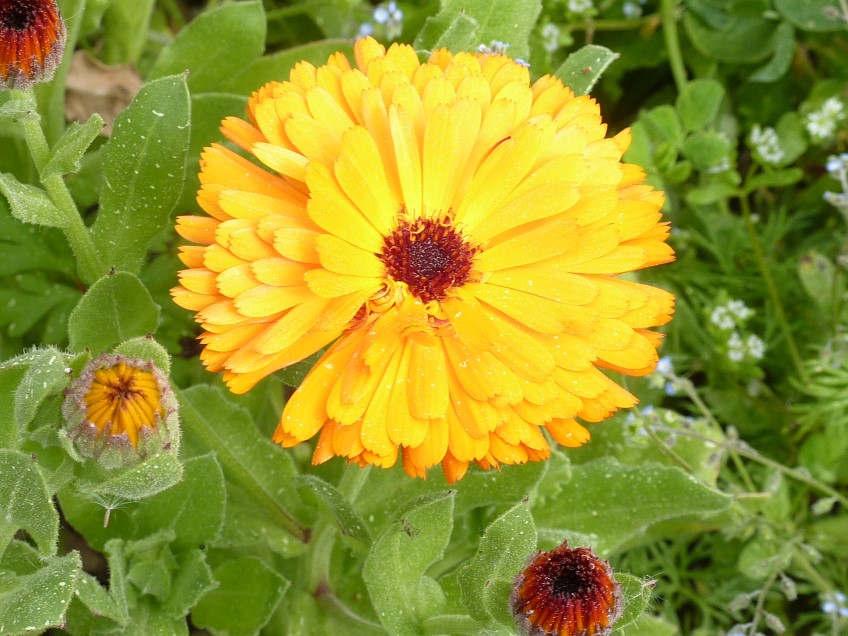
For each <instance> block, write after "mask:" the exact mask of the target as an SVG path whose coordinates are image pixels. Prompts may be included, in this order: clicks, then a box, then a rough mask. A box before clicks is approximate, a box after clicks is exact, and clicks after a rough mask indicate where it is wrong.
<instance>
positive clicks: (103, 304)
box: [68, 272, 159, 354]
mask: <svg viewBox="0 0 848 636" xmlns="http://www.w3.org/2000/svg"><path fill="white" fill-rule="evenodd" d="M158 325H159V306H158V305H157V304H156V303H154V302H153V298H152V297H151V296H150V292H148V291H147V288H146V287H145V286H144V285H143V284H142V282H141V281H140V280H139V279H138V277H137V276H136V275H135V274H130V273H129V272H117V273H114V274H108V275H106V276H104V277H103V278H101V279H100V280H98V281H97V282H95V283H94V284H93V285H92V286H91V287H90V288H89V290H88V291H87V292H86V293H85V295H84V296H83V297H82V299H81V300H80V301H79V303H78V304H77V306H76V307H75V308H74V310H73V311H72V312H71V316H70V318H69V319H68V336H69V339H70V344H69V348H70V349H71V351H82V350H83V349H85V348H88V349H90V350H91V351H92V353H94V354H98V353H101V352H103V351H106V350H107V349H109V348H111V347H112V346H113V345H115V344H117V343H119V342H123V341H124V340H129V339H130V338H135V337H139V336H146V335H147V334H150V333H153V332H154V331H156V327H157V326H158Z"/></svg>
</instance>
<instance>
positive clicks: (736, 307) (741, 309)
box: [727, 300, 754, 320]
mask: <svg viewBox="0 0 848 636" xmlns="http://www.w3.org/2000/svg"><path fill="white" fill-rule="evenodd" d="M727 310H728V311H729V312H730V313H732V314H733V315H734V316H736V317H737V318H738V319H739V320H748V318H750V317H751V316H753V315H754V311H753V310H752V309H751V308H750V307H748V306H747V305H746V304H745V303H744V302H742V301H741V300H731V301H730V302H728V303H727Z"/></svg>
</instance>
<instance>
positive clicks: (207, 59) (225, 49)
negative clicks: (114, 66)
mask: <svg viewBox="0 0 848 636" xmlns="http://www.w3.org/2000/svg"><path fill="white" fill-rule="evenodd" d="M265 24H266V21H265V11H264V10H263V9H262V3H261V2H259V1H258V0H251V1H249V2H238V3H234V4H225V5H223V6H221V7H218V8H215V9H212V10H211V11H205V12H203V13H201V14H200V15H198V16H197V18H195V19H194V20H192V21H191V22H189V23H188V25H186V27H185V28H183V30H182V31H180V32H179V33H178V34H177V36H176V37H175V38H174V39H173V41H172V42H171V43H170V44H169V45H168V46H166V47H165V48H164V49H162V52H161V53H160V54H159V59H157V60H156V64H154V66H153V70H152V71H151V72H150V79H156V78H159V77H164V76H166V75H177V74H179V73H182V72H184V71H185V70H186V69H188V86H189V88H190V89H191V90H192V92H202V91H208V90H212V89H214V88H216V87H217V86H218V85H219V84H220V83H221V81H222V80H223V79H225V78H228V77H230V76H231V75H235V74H237V73H238V72H239V71H241V70H242V69H243V68H244V66H245V65H246V64H249V63H250V62H251V61H253V60H254V59H256V58H257V57H259V56H260V55H262V51H263V50H264V49H265V28H266V27H265ZM222 42H226V44H227V45H226V46H221V43H222ZM257 88H259V85H257V86H254V87H253V90H255V89H257Z"/></svg>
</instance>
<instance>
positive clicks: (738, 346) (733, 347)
mask: <svg viewBox="0 0 848 636" xmlns="http://www.w3.org/2000/svg"><path fill="white" fill-rule="evenodd" d="M745 352H746V349H745V343H744V342H743V340H742V336H740V335H739V333H738V332H736V331H734V332H733V333H732V334H730V338H728V340H727V357H728V358H730V359H731V361H733V362H742V360H744V359H745Z"/></svg>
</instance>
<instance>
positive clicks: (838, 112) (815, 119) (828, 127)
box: [805, 97, 845, 143]
mask: <svg viewBox="0 0 848 636" xmlns="http://www.w3.org/2000/svg"><path fill="white" fill-rule="evenodd" d="M844 121H845V104H843V103H842V101H841V100H840V99H838V98H837V97H829V98H828V99H826V100H825V102H824V104H822V107H821V108H820V109H819V110H816V111H813V112H811V113H809V114H808V115H807V120H806V122H805V125H806V127H807V132H808V133H809V134H810V137H812V138H813V141H817V142H819V143H822V142H825V141H829V140H831V139H832V138H833V136H834V135H835V134H836V129H837V127H838V126H839V124H841V123H842V122H844Z"/></svg>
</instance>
